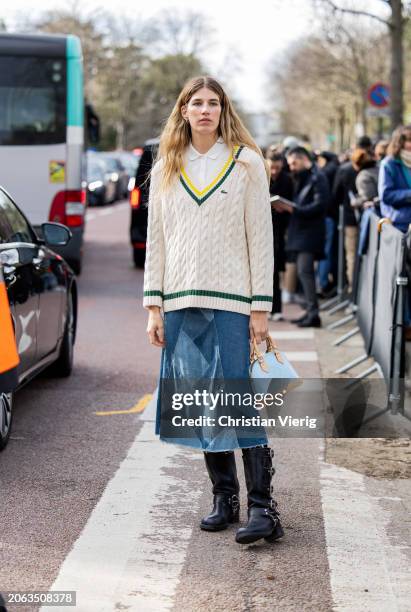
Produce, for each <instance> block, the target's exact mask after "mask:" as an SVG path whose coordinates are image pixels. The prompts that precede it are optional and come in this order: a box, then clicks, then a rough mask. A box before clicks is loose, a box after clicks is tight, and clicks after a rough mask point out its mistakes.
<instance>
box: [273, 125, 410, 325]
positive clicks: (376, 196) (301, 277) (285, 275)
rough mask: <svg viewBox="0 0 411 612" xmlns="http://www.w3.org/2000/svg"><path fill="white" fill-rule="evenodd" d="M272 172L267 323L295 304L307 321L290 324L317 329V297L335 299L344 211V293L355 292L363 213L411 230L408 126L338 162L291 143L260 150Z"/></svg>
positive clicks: (362, 142) (361, 144)
mask: <svg viewBox="0 0 411 612" xmlns="http://www.w3.org/2000/svg"><path fill="white" fill-rule="evenodd" d="M264 154H265V157H266V160H267V163H268V164H269V167H270V170H271V181H270V194H271V196H272V197H271V200H272V204H271V205H272V221H273V232H274V257H275V266H274V299H273V307H272V312H271V319H272V320H281V319H282V318H283V315H282V305H283V304H284V303H290V302H297V303H300V304H301V305H302V306H303V307H304V309H305V312H304V315H303V316H302V317H300V318H298V319H293V320H292V322H293V323H295V324H296V325H298V326H299V327H320V326H321V319H320V316H319V303H318V300H319V298H330V297H333V296H334V295H335V294H336V291H337V281H338V219H339V210H340V206H342V207H343V208H342V209H343V212H344V253H345V262H344V263H345V283H346V291H347V292H348V293H349V292H350V291H351V289H352V283H353V277H354V266H355V261H356V252H357V247H358V238H359V225H360V222H361V218H362V215H363V214H364V211H366V210H367V209H370V208H371V209H372V210H374V211H375V212H376V213H377V214H378V215H379V216H381V217H387V218H389V219H390V221H391V223H392V224H393V225H394V227H396V228H398V229H399V230H400V231H402V232H407V231H408V227H409V225H410V224H411V125H406V126H399V127H398V128H397V129H396V130H395V131H394V133H393V135H392V138H391V140H390V141H388V140H379V141H377V142H375V143H373V142H372V140H371V138H369V137H368V136H362V137H361V138H359V139H358V141H357V143H356V146H355V147H354V149H353V150H350V151H347V152H344V153H343V154H341V155H340V156H338V155H337V154H336V153H334V152H331V151H313V150H312V149H311V147H310V146H309V144H308V143H306V142H301V141H299V140H298V139H297V138H294V137H288V138H286V139H285V140H284V142H283V143H282V144H280V145H272V146H270V147H268V148H267V149H266V150H265V151H264Z"/></svg>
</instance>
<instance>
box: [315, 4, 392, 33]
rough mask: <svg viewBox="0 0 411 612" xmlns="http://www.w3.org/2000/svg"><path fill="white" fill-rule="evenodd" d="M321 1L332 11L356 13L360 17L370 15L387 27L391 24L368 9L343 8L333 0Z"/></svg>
mask: <svg viewBox="0 0 411 612" xmlns="http://www.w3.org/2000/svg"><path fill="white" fill-rule="evenodd" d="M321 2H323V3H325V4H328V6H329V7H330V8H331V9H332V10H333V11H334V12H339V13H349V14H350V15H357V16H361V17H370V18H371V19H375V20H376V21H379V22H380V23H383V24H384V25H385V26H388V27H390V26H391V24H390V22H389V21H387V20H386V19H383V18H382V17H379V16H378V15H374V13H369V12H368V11H361V10H357V9H349V8H343V7H341V6H337V5H336V4H335V2H333V0H321ZM383 2H384V3H385V2H386V0H383ZM387 4H388V2H387Z"/></svg>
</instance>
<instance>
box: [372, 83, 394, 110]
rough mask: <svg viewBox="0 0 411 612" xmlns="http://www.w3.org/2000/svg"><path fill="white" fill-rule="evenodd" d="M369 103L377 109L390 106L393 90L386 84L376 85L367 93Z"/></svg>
mask: <svg viewBox="0 0 411 612" xmlns="http://www.w3.org/2000/svg"><path fill="white" fill-rule="evenodd" d="M367 98H368V102H369V103H370V104H371V106H373V107H375V108H386V107H387V106H389V104H390V99H391V90H390V86H389V85H386V84H385V83H380V82H379V83H374V85H371V87H370V88H369V89H368V92H367Z"/></svg>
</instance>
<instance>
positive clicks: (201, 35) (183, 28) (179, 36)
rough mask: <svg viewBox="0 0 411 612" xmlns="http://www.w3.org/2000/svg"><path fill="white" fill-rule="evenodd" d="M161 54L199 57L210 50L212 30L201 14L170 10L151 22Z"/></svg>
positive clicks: (206, 18) (207, 20) (206, 19)
mask: <svg viewBox="0 0 411 612" xmlns="http://www.w3.org/2000/svg"><path fill="white" fill-rule="evenodd" d="M149 25H151V29H152V31H153V32H154V33H155V34H156V38H157V47H158V50H159V52H160V53H161V54H163V55H164V54H165V55H167V54H169V55H193V56H198V55H201V53H202V52H203V51H205V50H206V49H208V48H210V45H211V44H213V43H212V35H213V32H214V29H213V28H212V27H211V25H210V22H209V19H208V17H206V16H205V15H203V14H202V13H198V12H196V11H192V10H188V11H181V10H178V9H176V8H170V9H168V10H166V11H162V12H161V13H160V14H159V15H158V16H157V17H155V18H154V19H153V20H152V21H151V24H149Z"/></svg>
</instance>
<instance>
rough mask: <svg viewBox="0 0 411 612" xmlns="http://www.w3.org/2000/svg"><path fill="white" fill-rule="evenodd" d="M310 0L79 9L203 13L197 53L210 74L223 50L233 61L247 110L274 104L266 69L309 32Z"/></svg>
mask: <svg viewBox="0 0 411 612" xmlns="http://www.w3.org/2000/svg"><path fill="white" fill-rule="evenodd" d="M310 5H311V1H310V0H254V1H252V0H251V1H250V0H248V1H246V2H244V3H242V2H238V1H234V0H225V1H224V0H205V1H203V2H193V0H150V1H147V0H144V2H139V1H138V0H137V1H135V0H134V1H132V0H101V1H100V2H97V1H96V0H82V2H81V7H82V10H84V9H86V10H87V13H89V11H90V9H92V8H93V7H100V8H104V9H107V10H109V11H111V12H116V11H117V12H118V14H123V15H126V16H127V15H130V16H131V17H132V18H133V19H134V18H135V17H136V15H141V17H142V18H143V19H146V18H150V17H153V16H155V15H157V14H159V12H161V10H164V9H166V8H167V9H169V8H170V7H176V8H178V9H180V10H184V9H190V10H195V11H196V12H200V13H204V14H205V15H206V16H207V17H208V18H209V22H210V25H211V26H212V27H213V28H214V29H215V34H214V36H213V39H214V44H213V45H212V46H211V47H210V49H206V50H205V51H204V52H203V57H202V59H203V60H204V61H205V63H206V65H207V67H208V70H209V73H210V74H216V75H218V74H220V72H221V70H223V69H224V63H225V61H226V58H227V54H228V53H230V54H231V56H232V58H233V60H234V62H233V63H234V65H236V66H237V68H236V69H235V70H233V71H232V72H233V74H232V75H231V73H230V82H229V87H230V88H231V91H230V93H231V94H233V95H235V96H236V97H237V99H239V100H240V101H241V103H242V105H243V107H244V110H245V111H247V112H264V111H268V110H271V108H272V107H273V106H275V104H273V101H272V100H270V99H268V97H267V95H268V94H267V76H266V73H267V69H268V68H269V65H270V63H271V62H272V61H273V58H275V57H276V56H278V54H280V53H283V52H284V51H285V49H286V48H287V45H288V44H289V43H290V42H292V41H293V40H296V39H297V38H299V37H300V36H302V35H304V34H306V33H307V32H310V31H311V28H312V15H311V11H310ZM62 6H64V3H63V2H60V1H59V0H35V1H33V0H31V1H30V0H13V2H12V6H10V7H9V8H6V7H2V10H1V14H2V16H3V17H4V18H5V19H6V22H7V24H8V25H9V24H11V23H12V20H13V17H14V15H15V13H16V11H18V12H20V13H22V14H25V13H27V12H28V11H30V15H35V14H36V13H40V12H42V11H44V10H48V9H50V8H59V7H62Z"/></svg>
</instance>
